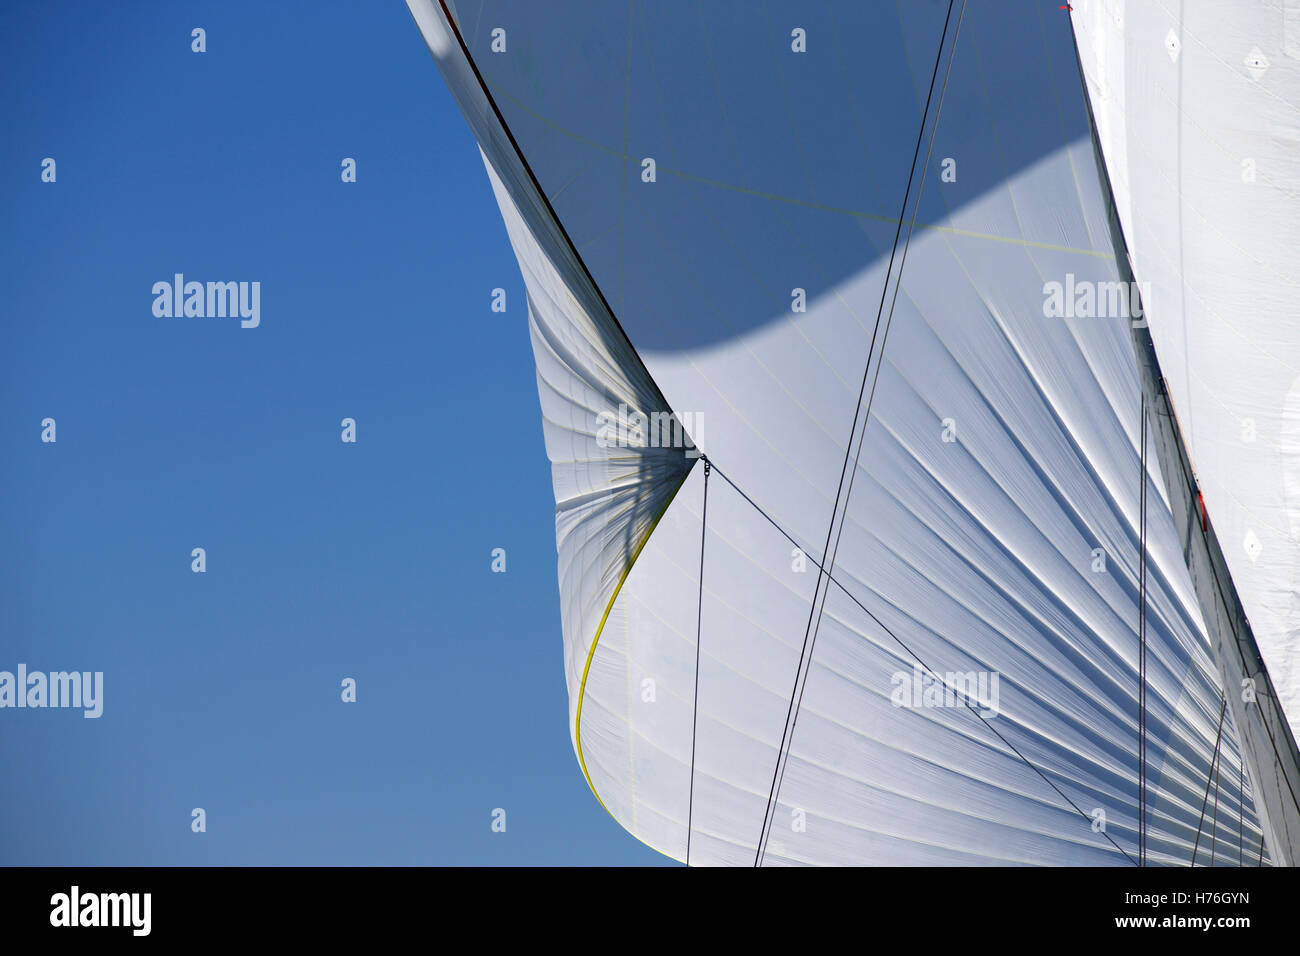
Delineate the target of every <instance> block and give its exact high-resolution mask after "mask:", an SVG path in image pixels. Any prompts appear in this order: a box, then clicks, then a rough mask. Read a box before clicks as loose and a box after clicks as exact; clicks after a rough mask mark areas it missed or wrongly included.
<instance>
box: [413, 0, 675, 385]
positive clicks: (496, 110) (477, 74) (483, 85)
mask: <svg viewBox="0 0 1300 956" xmlns="http://www.w3.org/2000/svg"><path fill="white" fill-rule="evenodd" d="M438 6H439V7H441V9H442V14H443V17H444V18H445V19H446V22H447V25H448V26H449V27H451V32H452V34H453V35H454V36H455V37H456V42H457V44H458V45H459V46H460V52H461V55H462V56H463V57H464V58H465V62H466V63H468V64H469V68H470V70H471V72H473V74H474V79H475V80H477V81H478V86H479V90H480V91H481V92H482V93H483V98H484V99H485V100H486V101H487V104H488V106H489V107H491V109H492V115H493V116H494V117H495V118H496V121H497V123H498V125H499V126H500V128H501V131H502V132H503V133H505V134H506V139H507V140H509V142H510V147H511V149H512V150H513V152H514V155H515V158H516V159H518V160H519V165H520V166H521V167H522V168H523V170H524V173H525V174H527V176H528V182H529V183H530V184H531V185H532V187H533V189H534V191H535V192H536V195H537V198H538V199H540V200H541V201H542V205H543V206H544V207H545V209H546V213H547V216H548V218H549V221H550V222H552V223H553V224H554V225H555V228H556V229H557V230H558V231H559V233H560V236H561V237H562V238H563V240H564V245H565V248H566V249H567V250H568V251H569V253H570V254H571V255H572V256H573V260H574V262H576V263H577V265H578V268H579V269H580V270H581V271H582V277H583V278H584V279H585V280H586V281H587V283H588V284H589V285H590V287H591V288H592V290H593V291H594V292H595V293H596V298H597V299H599V300H600V304H601V307H602V308H603V309H604V310H605V315H606V316H608V318H609V320H610V322H612V323H613V325H614V328H615V329H616V330H617V331H618V334H619V336H620V337H621V338H622V340H623V342H624V344H626V345H627V347H628V349H629V350H630V351H631V352H632V354H633V355H634V356H635V357H636V360H637V363H638V364H639V365H640V366H641V371H642V372H643V373H644V374H645V377H646V379H648V380H649V382H650V384H651V385H652V386H653V387H654V390H655V392H656V393H657V395H658V398H659V400H660V402H662V403H663V405H664V407H667V405H668V400H667V399H666V398H664V395H663V389H661V388H660V387H659V383H658V382H656V381H655V380H654V378H653V377H652V376H651V375H650V370H649V369H648V368H646V364H645V360H644V359H643V358H641V353H640V352H638V351H637V349H636V346H635V345H633V344H632V338H631V336H629V335H628V334H627V330H626V329H625V328H623V323H622V322H620V321H619V320H618V315H617V314H616V313H615V312H614V309H613V308H612V307H611V306H610V304H609V300H608V299H607V298H606V297H605V292H604V290H603V289H601V287H600V285H599V283H597V282H596V277H595V276H594V275H592V272H591V269H589V268H588V267H587V261H586V260H585V259H584V258H583V257H582V253H581V252H579V251H578V246H577V244H576V243H575V242H574V241H573V237H572V236H570V235H569V230H568V229H566V228H565V227H564V222H563V221H562V220H561V219H560V214H559V213H558V212H556V211H555V206H554V205H553V204H552V203H551V199H550V197H549V196H547V195H546V190H544V189H543V188H542V182H541V180H540V179H538V178H537V174H536V173H535V172H534V171H533V167H532V164H531V163H529V162H528V157H527V156H525V155H524V151H523V148H522V147H521V146H520V145H519V141H518V140H517V139H515V134H514V132H513V131H512V130H511V129H510V124H508V123H507V122H506V118H505V114H504V113H502V112H501V108H500V107H499V106H498V105H497V101H496V98H495V97H494V96H493V95H492V91H491V89H490V88H489V87H488V83H487V80H486V79H485V78H484V77H483V73H482V71H480V70H479V68H478V64H477V63H476V62H474V57H472V56H471V55H470V52H469V44H467V43H466V42H465V38H464V36H462V35H461V32H460V24H458V23H457V22H456V20H455V18H454V17H452V15H451V10H450V9H449V8H448V6H447V0H438ZM485 155H486V154H485ZM596 327H597V329H598V330H600V331H602V332H603V333H604V334H605V335H608V330H607V329H603V328H602V327H601V323H600V322H597V323H596ZM603 337H604V335H603V336H602V338H603Z"/></svg>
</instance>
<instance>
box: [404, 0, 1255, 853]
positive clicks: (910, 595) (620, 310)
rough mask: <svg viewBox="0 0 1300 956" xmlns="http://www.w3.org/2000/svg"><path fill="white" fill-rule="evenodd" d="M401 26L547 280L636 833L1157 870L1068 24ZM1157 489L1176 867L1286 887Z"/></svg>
mask: <svg viewBox="0 0 1300 956" xmlns="http://www.w3.org/2000/svg"><path fill="white" fill-rule="evenodd" d="M408 5H409V6H410V7H411V10H412V13H413V15H414V16H415V19H416V21H417V23H418V24H419V26H420V28H421V31H422V33H423V34H424V36H425V39H426V41H427V43H428V45H429V48H430V50H431V51H432V52H433V54H434V56H435V59H436V60H437V62H438V64H439V67H440V68H441V70H442V72H443V75H444V77H445V78H446V79H447V82H448V85H449V87H450V88H451V90H452V92H453V93H454V95H455V96H456V98H457V101H458V102H459V103H460V106H461V108H462V110H463V111H464V112H465V114H466V116H467V118H468V119H469V121H470V124H471V126H472V128H473V129H474V132H475V135H476V137H477V138H478V140H479V143H480V145H481V146H482V149H483V152H484V156H485V158H486V161H487V164H488V168H489V175H490V178H491V181H492V184H493V188H494V190H495V193H496V196H497V200H498V204H499V205H500V207H501V211H502V214H503V216H504V218H505V220H506V223H507V226H508V229H509V232H510V237H511V242H512V244H513V245H514V248H515V252H516V254H517V256H518V259H519V261H520V265H521V268H522V269H523V272H524V277H525V281H526V283H527V285H528V289H529V298H530V324H531V326H532V330H533V341H534V346H535V350H536V352H537V356H538V367H539V391H540V393H541V397H542V406H543V412H544V417H545V418H546V420H547V421H548V426H547V432H546V437H547V449H548V453H549V454H550V456H551V458H552V461H553V462H554V463H555V480H556V496H557V502H558V503H559V508H560V512H559V515H558V517H557V541H558V544H559V550H560V565H561V592H562V597H563V606H564V608H565V616H564V621H563V631H564V646H565V660H566V675H567V679H568V682H569V691H570V702H571V708H570V709H571V716H572V718H573V720H572V723H571V729H572V733H573V735H574V743H575V749H576V752H577V755H578V758H579V761H580V764H581V766H582V769H583V772H584V773H585V774H586V776H587V779H588V781H589V782H590V784H591V786H592V789H593V791H594V792H595V794H596V795H597V797H598V799H599V800H600V801H601V803H602V804H603V805H604V806H605V807H606V809H608V810H609V812H610V813H611V814H612V815H613V816H614V817H615V818H616V819H617V820H618V821H619V822H620V823H621V824H622V825H623V826H624V827H626V828H627V829H628V830H629V831H630V832H632V833H633V834H634V835H636V836H637V837H638V838H639V839H641V840H643V841H644V842H646V843H648V844H649V845H651V846H653V847H655V848H656V849H658V850H660V851H661V852H664V853H666V854H668V855H670V856H673V857H675V858H678V859H687V858H688V855H689V862H691V863H702V864H709V863H754V862H762V863H767V864H804V863H811V864H827V863H829V864H835V863H904V864H925V863H940V864H979V863H988V864H1127V863H1132V862H1136V861H1137V860H1138V858H1139V853H1140V851H1139V849H1138V842H1139V841H1138V835H1139V829H1140V824H1139V819H1138V813H1137V809H1138V802H1139V772H1138V771H1139V765H1138V740H1139V734H1138V730H1139V711H1138V695H1139V681H1138V661H1139V653H1140V652H1139V646H1140V645H1139V639H1138V606H1139V600H1138V595H1139V584H1138V567H1139V531H1138V528H1139V515H1138V503H1139V500H1140V497H1141V495H1142V487H1143V483H1144V482H1143V480H1142V477H1141V475H1142V473H1141V469H1140V459H1139V444H1140V443H1139V435H1140V426H1139V406H1140V401H1141V399H1140V389H1139V372H1138V367H1137V362H1136V360H1135V358H1134V352H1133V348H1132V346H1131V344H1130V341H1129V317H1128V316H1127V315H1123V314H1121V315H1110V314H1107V315H1097V314H1095V313H1096V303H1097V302H1098V301H1099V297H1100V299H1104V300H1105V301H1107V302H1112V301H1118V300H1117V295H1118V291H1117V289H1118V287H1117V286H1116V285H1115V284H1117V283H1119V282H1120V281H1121V276H1120V271H1119V269H1118V267H1117V263H1116V261H1115V257H1114V253H1113V246H1112V240H1111V235H1110V231H1109V226H1108V222H1107V217H1106V210H1107V197H1106V196H1105V195H1103V191H1102V188H1101V184H1100V181H1099V178H1098V175H1097V169H1096V167H1095V161H1094V153H1093V149H1092V143H1091V136H1090V132H1089V128H1088V119H1087V111H1086V105H1085V103H1084V100H1083V96H1082V90H1081V87H1080V84H1079V82H1078V74H1077V68H1076V67H1075V65H1074V57H1073V48H1072V40H1071V37H1070V32H1069V21H1068V18H1067V17H1066V16H1065V15H1064V14H1062V15H1061V17H1060V18H1059V21H1057V22H1049V21H1048V20H1047V19H1045V16H1046V15H1045V14H1044V13H1043V12H1042V10H1041V5H1037V4H1029V3H1008V2H998V3H990V2H971V3H968V4H965V5H963V4H962V3H961V2H960V0H958V2H957V3H955V4H953V5H951V6H950V5H948V4H940V5H934V6H930V5H927V6H925V7H924V8H923V9H921V8H919V5H901V6H900V7H899V8H898V9H897V10H891V11H890V12H889V13H888V14H882V13H881V12H880V11H879V10H877V9H875V8H874V5H852V6H846V7H844V8H842V9H841V8H835V9H832V8H831V7H829V6H828V7H827V8H826V9H824V10H816V11H811V10H809V9H807V7H806V5H804V4H793V3H792V4H768V5H767V7H766V8H765V10H766V12H765V15H762V16H759V15H757V14H755V13H754V12H753V7H752V5H749V4H737V5H732V4H726V3H718V4H709V5H706V6H703V7H701V6H699V5H695V4H676V3H665V4H657V5H637V6H635V7H634V8H633V9H632V10H631V11H629V10H627V9H619V10H614V9H611V8H605V7H602V8H600V13H599V15H595V14H593V13H592V12H591V11H589V10H588V8H587V6H586V5H581V4H579V5H575V6H574V8H573V9H572V10H568V9H559V10H557V9H556V5H554V4H545V5H539V4H533V3H498V2H485V3H464V2H461V3H458V4H456V8H453V7H451V6H449V5H447V6H444V4H443V3H441V2H434V0H408ZM904 7H906V8H907V9H904ZM936 116H937V117H938V119H937V122H936ZM923 117H924V120H923ZM1029 117H1032V121H1030V120H1029V119H1027V118H1029ZM913 163H915V167H916V170H917V171H916V174H915V176H913V175H912V169H913ZM918 193H919V197H920V198H919V205H914V203H917V196H918ZM905 197H906V198H905ZM913 219H915V227H914V228H912V227H911V225H910V224H911V223H912V221H913ZM900 273H901V275H902V279H901V284H898V288H897V297H896V301H894V292H895V286H896V282H895V279H896V278H897V276H898V275H899V274H900ZM1058 286H1059V289H1058V288H1057V287H1058ZM1083 288H1091V289H1092V290H1093V294H1092V301H1093V303H1094V307H1093V308H1092V310H1091V313H1092V314H1089V310H1087V309H1082V308H1076V307H1075V306H1076V305H1077V304H1078V303H1079V301H1081V300H1080V299H1079V298H1078V297H1076V296H1075V294H1074V293H1075V290H1079V289H1083ZM1067 289H1069V290H1070V295H1069V297H1068V301H1069V302H1070V303H1071V305H1070V307H1069V308H1066V309H1063V308H1059V307H1058V306H1059V305H1061V304H1063V303H1064V302H1065V301H1066V290H1067ZM1124 291H1126V292H1127V291H1128V290H1127V288H1126V289H1125V290H1124ZM1125 300H1126V301H1128V297H1127V296H1125ZM555 341H563V342H566V343H568V345H567V349H568V351H567V352H561V351H560V350H557V349H556V348H554V347H553V345H552V343H553V342H555ZM568 354H572V355H573V356H574V358H573V359H572V360H570V359H569V358H568V357H566V356H567V355H568ZM602 402H603V403H604V404H603V405H602ZM619 404H623V405H626V406H628V408H629V409H631V410H632V411H633V412H642V413H646V414H647V415H648V414H650V413H653V412H655V411H667V410H672V411H673V412H675V413H677V414H678V415H679V416H680V417H681V419H682V420H683V421H689V422H691V423H692V427H691V429H690V430H691V435H692V437H693V438H694V439H695V440H696V441H697V442H698V444H699V446H700V448H702V449H703V451H704V452H705V453H706V454H707V456H708V461H709V463H710V464H711V466H712V471H711V473H709V474H708V475H707V497H706V471H705V468H704V467H703V464H702V463H701V462H700V461H698V460H697V459H694V458H692V457H691V455H690V453H689V449H682V448H677V449H673V448H668V449H665V448H662V447H660V448H654V447H651V448H643V447H637V446H636V445H635V444H632V445H627V446H616V447H609V444H608V442H602V441H598V440H596V439H597V435H596V431H597V430H598V416H599V415H600V413H601V412H605V413H615V414H616V413H617V412H618V408H617V406H618V405H619ZM557 423H559V424H560V426H562V427H556V424H557ZM682 476H685V477H684V480H682ZM1145 486H1146V489H1147V491H1146V494H1147V495H1148V496H1149V501H1148V517H1147V525H1148V527H1147V532H1146V540H1145V545H1146V547H1145V554H1146V562H1147V570H1146V586H1147V591H1148V593H1147V599H1146V615H1147V634H1146V661H1147V665H1146V667H1147V674H1146V681H1145V686H1146V693H1147V711H1146V714H1145V722H1146V730H1147V733H1146V740H1147V744H1146V768H1145V773H1144V774H1143V778H1144V780H1145V784H1146V807H1147V813H1146V816H1145V827H1144V830H1145V837H1146V839H1145V846H1146V851H1145V855H1146V858H1148V859H1149V860H1150V861H1151V862H1153V863H1160V862H1167V863H1182V864H1186V863H1187V862H1189V861H1191V860H1193V858H1195V860H1196V862H1198V863H1203V864H1204V863H1209V862H1211V859H1213V860H1214V861H1216V862H1220V863H1222V862H1231V863H1237V862H1247V863H1255V862H1258V861H1259V860H1261V859H1268V855H1267V854H1268V851H1266V849H1265V848H1264V847H1263V845H1262V841H1261V830H1260V827H1259V825H1258V822H1257V821H1256V819H1255V812H1254V809H1253V805H1252V799H1251V796H1250V786H1249V781H1247V780H1246V779H1245V772H1244V768H1243V766H1242V763H1241V760H1240V757H1239V754H1238V748H1237V742H1236V734H1235V731H1234V727H1233V722H1232V715H1231V714H1230V713H1227V708H1226V706H1225V702H1224V697H1223V694H1222V688H1221V680H1220V675H1219V673H1218V671H1217V669H1216V667H1215V666H1214V663H1213V661H1212V659H1211V655H1210V647H1209V642H1208V640H1207V637H1206V634H1205V632H1204V626H1203V623H1202V620H1201V614H1200V610H1199V607H1198V603H1197V599H1196V595H1195V592H1194V589H1193V587H1192V582H1191V580H1190V577H1189V573H1188V570H1187V567H1186V566H1185V564H1184V563H1183V555H1182V550H1181V545H1180V541H1179V539H1178V535H1177V533H1176V531H1175V524H1174V519H1173V516H1172V515H1171V511H1170V505H1169V503H1168V501H1167V499H1166V498H1165V496H1164V490H1163V489H1164V483H1163V481H1162V478H1161V476H1160V474H1159V471H1158V468H1157V467H1156V465H1155V463H1154V462H1149V469H1148V474H1147V475H1146V476H1145ZM575 506H580V507H581V508H583V509H585V510H583V511H582V520H571V519H570V517H569V516H570V515H573V514H575V511H574V508H575ZM706 507H707V520H705V518H704V512H705V509H706ZM577 556H580V557H577ZM701 569H702V573H701ZM822 569H825V571H826V572H828V575H829V576H827V575H826V574H823V573H822ZM697 634H698V635H699V638H698V641H697ZM697 656H698V665H697ZM688 847H689V850H688Z"/></svg>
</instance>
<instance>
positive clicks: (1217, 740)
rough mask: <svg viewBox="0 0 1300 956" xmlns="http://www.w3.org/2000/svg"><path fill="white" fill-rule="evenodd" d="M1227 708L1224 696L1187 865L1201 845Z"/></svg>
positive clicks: (1194, 863)
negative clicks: (1203, 796) (1199, 816)
mask: <svg viewBox="0 0 1300 956" xmlns="http://www.w3.org/2000/svg"><path fill="white" fill-rule="evenodd" d="M1227 709H1228V698H1227V697H1226V696H1225V697H1224V698H1223V706H1222V707H1220V708H1219V732H1218V733H1217V734H1216V735H1215V737H1214V756H1213V757H1211V758H1210V772H1209V774H1208V776H1206V778H1205V799H1204V800H1202V801H1201V822H1200V823H1198V824H1196V842H1195V843H1194V844H1193V845H1192V862H1191V863H1190V864H1188V865H1189V866H1195V865H1196V851H1197V849H1198V848H1199V847H1200V845H1201V828H1202V827H1204V826H1205V808H1206V807H1207V806H1208V805H1209V803H1210V784H1212V783H1213V782H1214V767H1215V765H1216V764H1217V763H1218V762H1219V744H1220V743H1222V742H1223V713H1224V711H1226V710H1227ZM1216 799H1217V796H1216ZM1211 852H1212V851H1211ZM1211 862H1213V857H1211Z"/></svg>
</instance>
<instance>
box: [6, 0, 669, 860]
mask: <svg viewBox="0 0 1300 956" xmlns="http://www.w3.org/2000/svg"><path fill="white" fill-rule="evenodd" d="M195 27H202V28H203V29H204V30H206V43H207V52H205V53H195V52H192V51H191V30H192V29H193V28H195ZM0 35H3V36H4V37H5V41H4V48H5V49H4V56H3V57H0V78H2V80H0V82H2V87H0V88H2V89H3V92H4V96H3V98H0V115H2V119H3V129H4V137H3V139H4V145H3V149H0V207H2V208H3V210H4V212H3V216H0V260H2V261H3V262H5V263H6V269H5V273H4V282H5V292H6V295H5V297H4V303H5V304H4V316H3V321H2V322H0V502H2V503H0V539H2V540H3V542H4V547H3V548H0V670H2V671H11V672H12V671H15V670H16V668H17V667H18V665H19V664H25V665H26V667H27V668H28V670H29V671H71V670H76V671H92V672H93V671H102V672H103V674H104V677H103V682H104V683H103V715H102V716H101V717H100V718H98V719H85V718H83V716H82V714H81V711H79V710H55V709H44V710H29V709H23V710H16V709H0V775H2V776H3V786H0V794H2V796H0V863H22V864H69V865H75V864H92V865H93V864H124V865H125V864H309V865H314V864H440V863H444V864H546V863H554V864H575V863H576V864H621V863H628V864H638V863H639V864H647V863H650V864H653V863H668V862H671V861H669V860H667V858H665V857H662V856H660V855H659V854H657V853H655V852H654V851H652V850H650V849H648V848H647V847H645V846H643V845H641V844H640V843H639V842H637V841H636V840H635V839H634V838H633V837H632V836H631V835H629V834H628V833H626V832H625V831H624V830H623V829H622V828H621V827H620V826H619V825H618V824H616V823H615V822H614V821H613V820H612V819H611V818H610V817H609V816H608V815H607V814H606V813H605V811H604V810H602V809H601V807H600V805H599V804H598V803H597V802H596V799H595V798H594V797H593V796H592V794H591V792H590V790H589V789H588V787H587V784H586V782H585V781H584V779H583V776H582V772H581V770H580V768H579V767H578V764H577V761H576V758H575V757H574V754H573V749H572V745H571V743H570V736H569V727H568V710H567V697H566V692H565V685H564V677H563V672H562V661H561V640H560V615H559V602H558V594H557V585H556V567H555V530H554V499H553V496H552V491H551V481H550V467H549V463H548V461H547V459H546V454H545V450H544V448H543V444H542V427H541V420H540V414H539V411H538V400H537V386H536V377H535V369H534V365H533V358H532V352H531V348H530V346H529V341H528V334H527V311H526V307H525V299H524V290H523V283H522V280H521V278H520V276H519V271H518V267H517V266H516V263H515V260H514V256H513V253H512V252H511V249H510V246H509V243H508V241H507V239H506V234H505V229H504V227H503V226H502V224H501V220H500V217H499V215H498V213H497V210H496V205H495V202H494V200H493V198H492V195H491V191H490V188H489V186H488V181H487V177H486V174H485V172H484V169H483V164H482V160H481V159H480V157H479V154H478V149H477V147H476V145H475V143H474V141H473V138H472V137H471V135H470V133H469V130H468V127H467V126H466V123H465V121H464V119H463V118H462V117H461V115H460V113H459V111H458V110H457V109H456V107H455V104H454V103H453V102H452V99H451V97H450V95H449V94H448V92H447V90H446V88H445V87H444V85H443V83H442V79H441V77H440V75H439V74H438V71H437V68H436V67H435V65H434V63H433V61H432V59H431V58H430V56H429V55H428V52H427V51H426V49H425V46H424V43H423V41H422V40H421V38H420V35H419V31H418V30H417V29H416V27H415V25H414V23H413V22H412V21H411V18H410V15H409V14H408V13H407V10H406V7H405V5H404V4H403V3H401V2H398V0H385V2H379V3H362V2H350V3H349V2H343V0H324V2H312V3H305V2H289V3H263V2H251V0H226V2H220V3H192V2H186V3H164V2H149V3H133V4H95V3H87V2H76V3H67V2H47V3H41V4H36V3H11V4H4V5H0ZM47 157H49V158H52V159H54V160H55V163H56V167H55V170H56V177H57V178H56V181H55V182H53V183H46V182H42V181H41V176H42V160H44V159H45V158H47ZM345 157H352V158H354V159H355V160H356V164H357V182H356V183H343V182H342V181H341V178H340V172H341V165H340V164H341V163H342V161H343V159H344V158H345ZM178 272H179V273H183V274H184V275H185V277H186V279H187V280H198V281H203V282H207V281H248V282H252V281H257V282H259V283H260V290H261V295H260V325H259V326H258V327H257V328H241V326H240V322H239V320H238V319H232V318H194V317H189V318H185V317H182V318H159V317H156V316H155V315H154V313H153V304H154V295H153V293H152V291H151V290H152V287H153V285H154V283H156V282H159V281H164V282H170V281H171V280H172V277H173V275H174V274H175V273H178ZM496 287H501V288H504V289H505V290H506V295H507V311H506V312H505V313H504V314H500V313H494V312H493V311H491V308H490V305H491V293H492V289H494V288H496ZM349 417H350V418H353V419H355V421H356V423H357V424H356V430H357V441H356V443H355V444H345V443H344V442H343V441H342V440H341V437H340V436H341V432H342V427H341V422H342V420H343V419H344V418H349ZM46 418H52V419H54V420H55V423H56V426H55V427H56V436H57V440H56V441H55V442H54V443H48V442H43V441H42V424H41V423H42V420H44V419H46ZM199 547H201V548H204V549H205V550H206V556H207V570H206V572H204V573H202V574H196V573H194V572H193V571H192V570H191V561H192V558H191V552H192V549H194V548H199ZM498 547H499V548H505V549H506V552H507V568H508V570H507V572H506V573H505V574H494V573H492V572H491V569H490V565H491V552H492V549H494V548H498ZM348 677H351V678H354V679H355V680H356V682H357V698H358V699H357V702H356V703H354V704H345V703H343V702H342V701H341V699H340V696H341V687H340V683H341V681H342V680H343V679H344V678H348ZM197 807H201V808H203V809H204V810H205V811H206V815H207V816H206V823H207V831H206V832H205V833H194V832H192V831H191V811H192V810H193V809H194V808H197ZM498 807H499V808H504V809H505V811H506V814H507V815H506V832H505V833H494V832H493V831H492V829H491V822H492V811H493V810H494V808H498Z"/></svg>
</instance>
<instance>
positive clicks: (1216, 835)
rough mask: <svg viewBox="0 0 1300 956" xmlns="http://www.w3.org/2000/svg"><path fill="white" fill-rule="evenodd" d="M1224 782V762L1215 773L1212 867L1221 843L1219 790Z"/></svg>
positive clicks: (1211, 839)
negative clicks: (1215, 852)
mask: <svg viewBox="0 0 1300 956" xmlns="http://www.w3.org/2000/svg"><path fill="white" fill-rule="evenodd" d="M1222 782H1223V761H1222V760H1220V761H1219V769H1218V770H1216V771H1215V772H1214V815H1213V816H1212V817H1210V866H1214V851H1215V849H1216V848H1217V846H1218V843H1219V790H1220V789H1221V787H1220V784H1221V783H1222Z"/></svg>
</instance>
